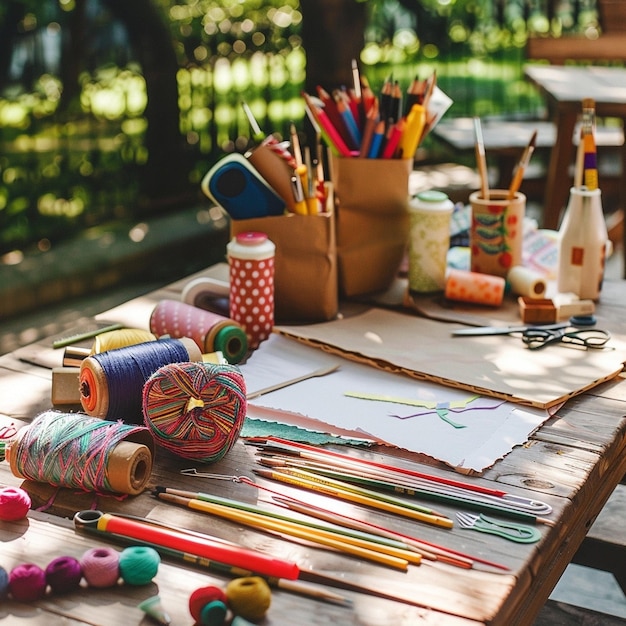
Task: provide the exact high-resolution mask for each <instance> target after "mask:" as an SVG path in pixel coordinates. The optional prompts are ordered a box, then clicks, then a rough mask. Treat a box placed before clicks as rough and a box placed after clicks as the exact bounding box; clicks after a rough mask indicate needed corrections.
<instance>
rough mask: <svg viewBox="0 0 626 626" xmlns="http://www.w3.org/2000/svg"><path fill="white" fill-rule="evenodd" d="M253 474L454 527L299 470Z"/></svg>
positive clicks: (419, 512) (444, 526)
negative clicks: (342, 487)
mask: <svg viewBox="0 0 626 626" xmlns="http://www.w3.org/2000/svg"><path fill="white" fill-rule="evenodd" d="M253 472H254V473H255V474H256V475H257V476H261V477H262V478H270V479H274V480H277V481H279V482H283V483H287V484H290V485H295V486H296V487H301V488H304V489H310V490H311V491H315V492H318V493H323V494H325V495H328V496H333V497H335V498H339V499H340V500H347V501H348V502H354V503H357V504H362V505H364V506H369V507H371V508H374V509H379V510H382V511H386V512H387V513H395V514H396V515H401V516H403V517H408V518H410V519H413V520H416V521H420V522H425V523H427V524H433V525H435V526H439V527H442V528H452V526H453V525H454V523H453V521H452V520H451V519H449V518H446V517H441V516H437V515H430V514H428V513H423V512H421V511H419V510H417V508H415V507H411V506H409V505H404V506H400V505H398V504H395V503H393V502H391V501H387V500H386V499H382V498H380V497H378V498H376V497H369V496H367V495H365V494H364V493H357V492H356V491H348V490H345V489H341V488H340V487H338V486H337V485H336V484H333V483H336V482H337V481H331V480H330V479H326V480H323V481H320V480H319V477H316V476H315V475H310V474H309V475H308V476H307V472H299V471H297V470H286V471H283V472H276V471H274V470H256V469H255V470H253Z"/></svg>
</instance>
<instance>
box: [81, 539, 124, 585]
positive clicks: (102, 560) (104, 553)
mask: <svg viewBox="0 0 626 626" xmlns="http://www.w3.org/2000/svg"><path fill="white" fill-rule="evenodd" d="M80 566H81V567H82V570H83V576H84V577H85V580H86V581H87V583H88V584H89V585H90V586H91V587H101V588H104V587H113V586H114V585H116V584H117V581H118V579H119V577H120V556H119V554H118V553H117V552H116V551H115V550H113V549H112V548H90V549H89V550H87V551H86V552H85V553H84V554H83V556H82V557H81V558H80Z"/></svg>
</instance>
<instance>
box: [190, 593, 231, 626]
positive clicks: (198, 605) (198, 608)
mask: <svg viewBox="0 0 626 626" xmlns="http://www.w3.org/2000/svg"><path fill="white" fill-rule="evenodd" d="M211 602H222V603H223V604H227V602H228V599H227V598H226V594H225V593H224V590H223V589H222V588H221V587H217V586H215V585H208V586H207V587H200V588H199V589H196V590H195V591H194V592H193V593H192V594H191V595H190V596H189V612H190V613H191V617H193V619H194V620H195V621H196V623H198V624H200V623H201V622H200V618H201V615H202V609H203V608H204V607H205V606H206V605H207V604H210V603H211Z"/></svg>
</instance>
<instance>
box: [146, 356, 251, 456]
mask: <svg viewBox="0 0 626 626" xmlns="http://www.w3.org/2000/svg"><path fill="white" fill-rule="evenodd" d="M246 408H247V401H246V385H245V381H244V378H243V375H242V374H241V372H240V371H239V368H238V367H237V366H235V365H214V364H210V363H173V364H171V365H165V366H163V367H162V368H160V369H159V370H158V371H156V372H155V373H154V374H153V375H152V376H151V377H150V378H149V380H148V381H147V382H146V384H145V386H144V389H143V415H144V423H145V425H146V427H147V428H148V429H149V430H150V432H151V433H152V435H153V437H154V439H155V441H156V443H157V444H158V445H160V446H162V447H163V448H166V449H167V450H169V451H170V452H172V453H174V454H176V455H178V456H180V457H183V458H186V459H193V460H195V461H201V462H203V463H214V462H215V461H218V460H219V459H221V458H222V457H223V456H224V455H225V454H226V453H227V452H228V451H229V450H230V449H231V448H232V446H233V444H234V443H235V441H236V440H237V438H238V437H239V433H240V432H241V428H242V426H243V422H244V419H245V417H246Z"/></svg>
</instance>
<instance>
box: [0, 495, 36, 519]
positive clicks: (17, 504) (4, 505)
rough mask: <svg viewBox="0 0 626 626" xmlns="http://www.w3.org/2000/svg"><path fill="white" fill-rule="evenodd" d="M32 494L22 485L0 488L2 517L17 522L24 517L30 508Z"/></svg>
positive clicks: (0, 511)
mask: <svg viewBox="0 0 626 626" xmlns="http://www.w3.org/2000/svg"><path fill="white" fill-rule="evenodd" d="M30 505H31V502H30V496H29V495H28V494H27V493H26V492H25V491H24V490H23V489H22V488H20V487H4V488H3V489H0V519H1V520H4V521H5V522H15V521H17V520H20V519H24V518H25V517H26V514H27V513H28V511H29V510H30Z"/></svg>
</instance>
